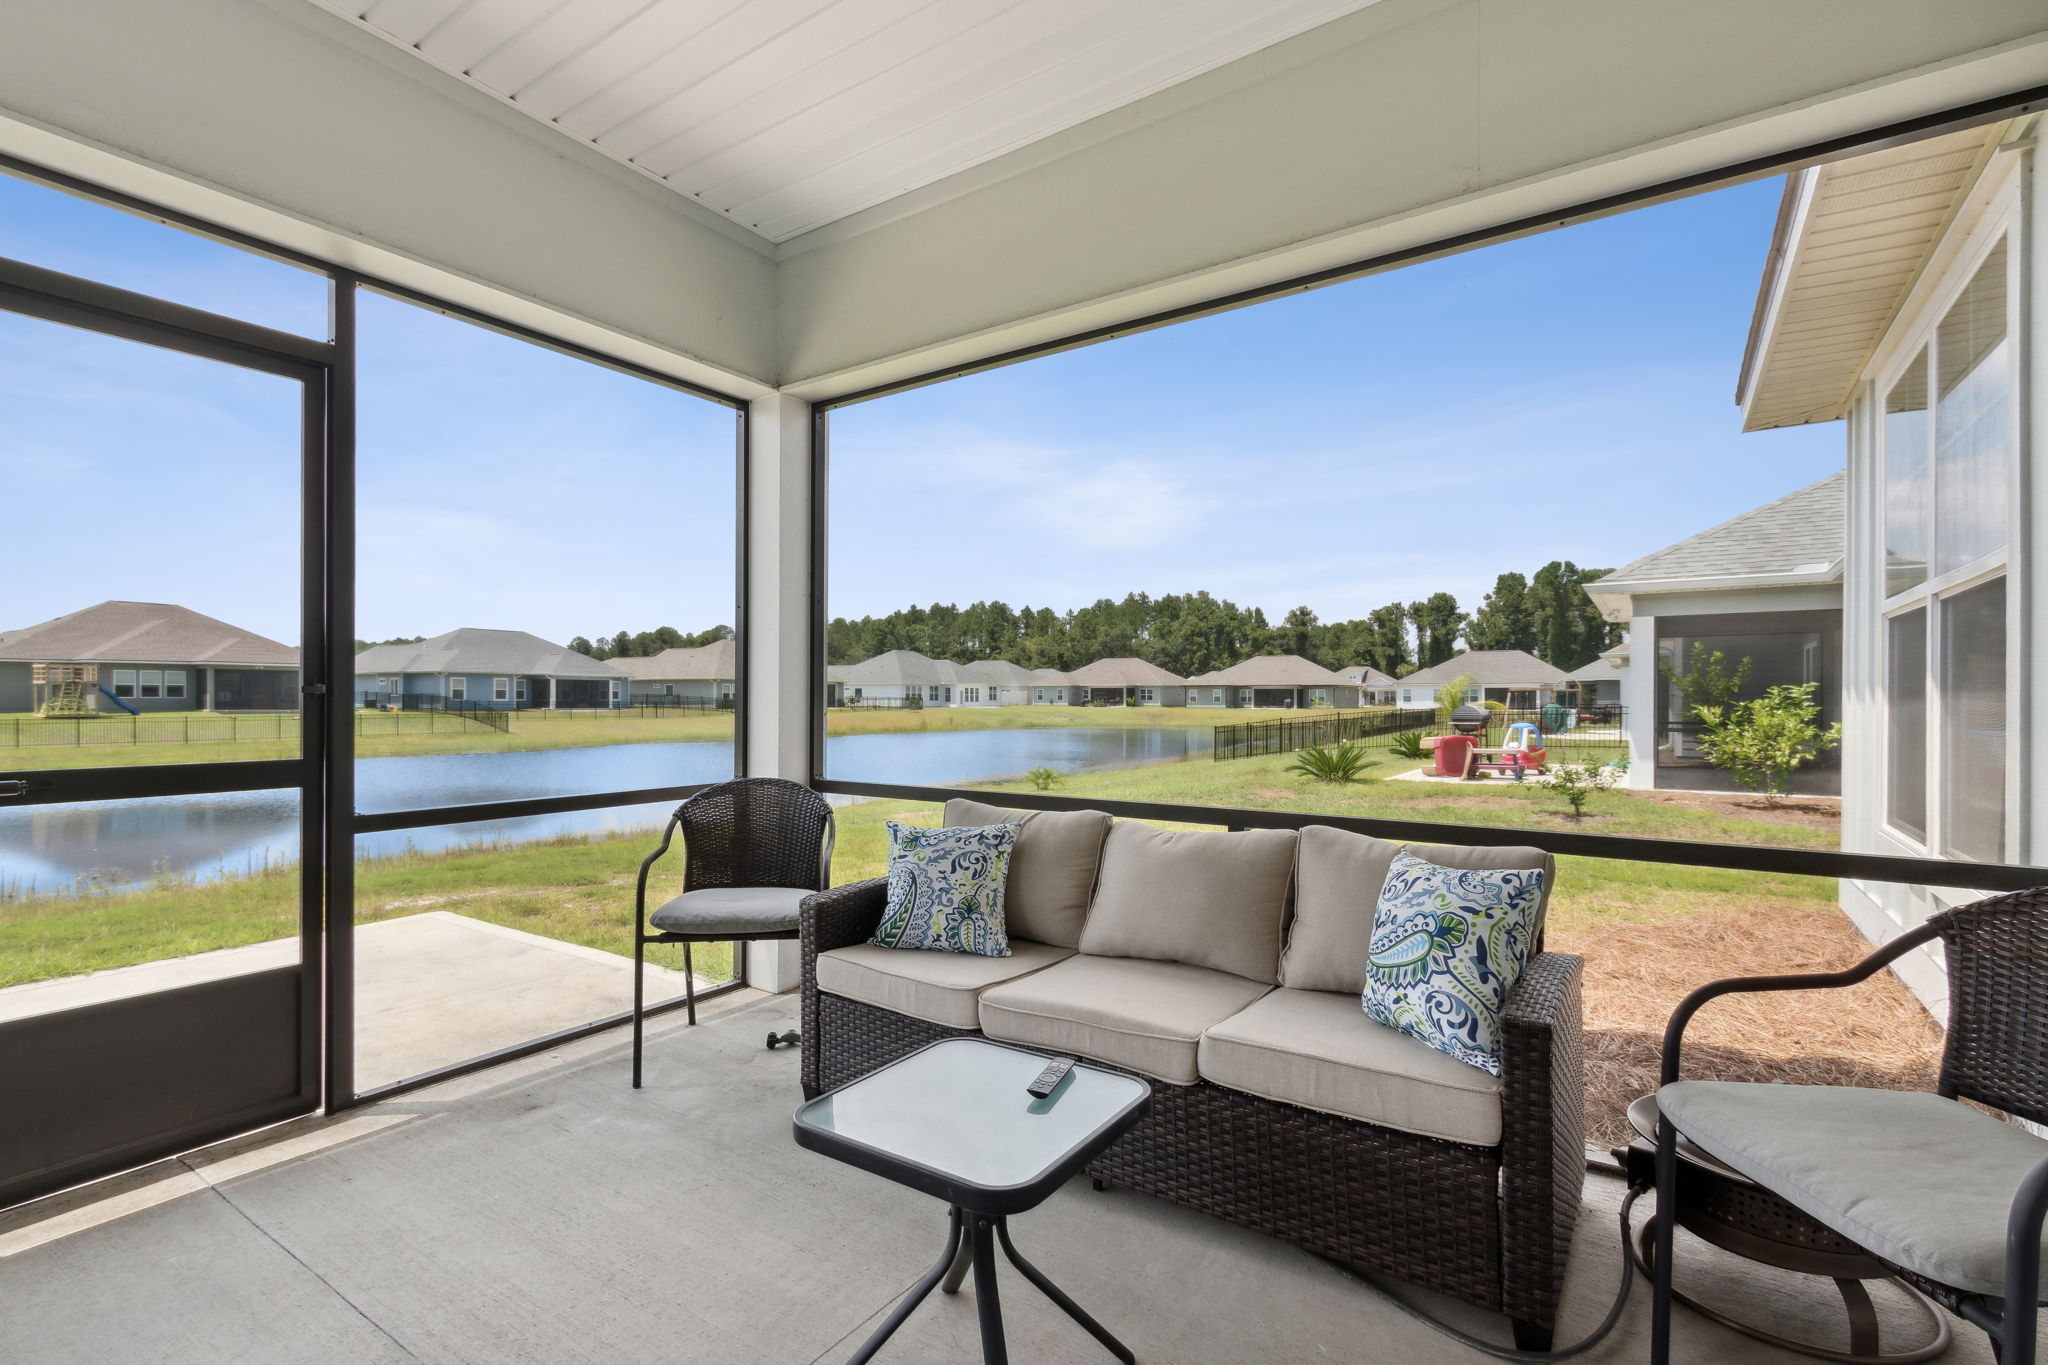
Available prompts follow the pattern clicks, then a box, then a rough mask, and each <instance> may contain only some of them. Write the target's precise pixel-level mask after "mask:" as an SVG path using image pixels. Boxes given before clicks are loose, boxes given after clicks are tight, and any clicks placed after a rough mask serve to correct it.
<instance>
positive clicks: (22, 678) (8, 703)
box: [0, 663, 35, 713]
mask: <svg viewBox="0 0 2048 1365" xmlns="http://www.w3.org/2000/svg"><path fill="white" fill-rule="evenodd" d="M31 667H32V665H29V664H17V663H0V713H4V712H8V711H26V710H28V709H29V707H30V706H31V705H32V704H33V703H34V701H35V689H34V688H33V686H32V685H31V684H30V682H29V676H30V669H31Z"/></svg>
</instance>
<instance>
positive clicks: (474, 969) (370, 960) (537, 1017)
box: [0, 910, 718, 1090]
mask: <svg viewBox="0 0 2048 1365" xmlns="http://www.w3.org/2000/svg"><path fill="white" fill-rule="evenodd" d="M355 946H356V1083H357V1085H359V1086H360V1087H362V1088H363V1089H365V1090H372V1089H375V1088H377V1087H379V1086H384V1085H390V1084H392V1083H394V1082H396V1081H402V1080H406V1079H409V1078H410V1077H413V1076H419V1075H424V1074H425V1073H427V1072H429V1071H435V1070H438V1069H440V1068H442V1067H446V1066H454V1065H455V1064H457V1063H459V1062H464V1061H467V1060H468V1059H470V1058H471V1057H480V1056H483V1055H484V1054H486V1053H490V1052H496V1051H497V1050H499V1049H500V1048H507V1047H513V1046H515V1045H517V1044H519V1043H524V1042H527V1041H529V1040H531V1039H534V1038H545V1037H546V1036H547V1035H549V1034H551V1033H557V1032H560V1031H561V1030H563V1029H569V1028H575V1027H577V1026H578V1025H580V1024H588V1023H591V1022H593V1021H594V1020H598V1019H603V1018H606V1017H608V1016H610V1015H614V1014H618V1013H620V1012H621V1011H623V1010H626V1009H630V1008H631V1007H632V1003H633V960H632V959H631V958H629V957H621V956H619V955H618V954H617V953H608V952H605V951H604V950H603V949H600V948H586V947H584V946H582V945H581V944H576V943H563V942H561V941H560V940H558V939H552V938H547V937H545V936H543V935H540V934H529V933H525V932H523V931H521V930H518V929H508V928H506V927H505V926H504V925H501V924H492V923H489V922H488V921H485V920H480V919H474V918H472V917H470V916H468V915H459V914H456V913H454V912H452V911H448V910H428V911H423V912H421V913H419V914H416V915H405V916H402V917H400V918H397V919H388V920H378V921H376V922H375V923H373V924H364V925H359V926H357V928H356V932H355ZM671 951H672V950H671ZM298 960H299V941H298V940H297V939H291V938H286V939H272V940H270V941H269V942H266V943H251V944H248V945H246V946H244V947H240V948H222V949H219V950H217V951H215V952H210V953H193V954H191V955H190V956H187V957H176V958H166V959H164V960H162V961H160V962H144V963H140V964H138V965H136V966H133V967H115V968H112V969H110V970H108V971H103V972H92V973H89V974H87V975H84V976H67V977H59V978H57V979H55V980H51V981H36V982H31V983H29V984H28V985H25V986H10V987H7V988H6V989H4V990H0V1020H7V1019H22V1018H27V1017H29V1016H31V1015H37V1014H48V1013H52V1012H55V1011H57V1010H65V1009H74V1008H76V1007H78V1006H81V1005H92V1004H98V1003H100V1002H101V1001H105V1000H118V999H123V998H126V997H128V996H134V995H146V994H148V993H150V992H152V991H162V990H170V989H173V988H175V987H178V986H189V985H192V984H194V983H196V982H200V981H216V980H220V979H222V978H225V977H231V976H238V975H241V974H242V973H244V972H256V971H264V970H267V969H269V968H273V967H285V966H290V965H292V964H294V963H296V962H298ZM698 961H699V963H700V965H701V963H702V958H701V957H700V958H699V959H698ZM716 984H718V983H717V982H715V981H711V980H708V979H706V978H705V977H703V976H701V975H700V976H699V977H698V979H697V989H698V990H700V991H703V990H709V989H710V988H711V987H712V986H714V985H716ZM682 993H683V974H682V973H681V972H679V971H673V970H671V969H669V968H667V967H661V966H657V965H655V964H654V963H651V962H650V963H649V964H648V967H647V1003H648V1004H650V1005H655V1004H660V1003H661V1002H663V1001H667V1000H673V999H677V998H679V997H680V996H681V995H682Z"/></svg>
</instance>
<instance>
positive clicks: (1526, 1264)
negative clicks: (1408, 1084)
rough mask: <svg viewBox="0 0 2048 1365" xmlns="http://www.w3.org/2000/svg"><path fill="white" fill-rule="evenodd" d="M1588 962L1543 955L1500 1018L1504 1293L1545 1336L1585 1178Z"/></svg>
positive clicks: (1517, 1314)
mask: <svg viewBox="0 0 2048 1365" xmlns="http://www.w3.org/2000/svg"><path fill="white" fill-rule="evenodd" d="M1583 967H1584V961H1583V960H1582V959H1580V958H1577V957H1574V956H1572V955H1571V954H1569V953H1538V954H1537V955H1536V956H1535V957H1533V958H1531V959H1530V961H1529V965H1528V966H1527V967H1526V968H1524V969H1523V972H1522V976H1521V979H1520V980H1519V981H1517V982H1516V983H1515V988H1514V990H1513V991H1512V992H1510V993H1509V995H1508V1001H1507V1009H1506V1010H1505V1011H1504V1013H1503V1014H1502V1017H1501V1072H1500V1079H1501V1094H1500V1099H1501V1256H1502V1266H1501V1271H1502V1285H1501V1292H1502V1297H1503V1299H1505V1300H1506V1302H1505V1303H1504V1304H1503V1305H1502V1306H1503V1308H1504V1309H1505V1311H1506V1312H1507V1313H1508V1315H1509V1316H1510V1317H1514V1318H1519V1319H1522V1320H1523V1321H1525V1322H1531V1323H1536V1324H1540V1325H1542V1326H1544V1327H1548V1326H1551V1325H1553V1324H1554V1322H1555V1320H1556V1315H1557V1299H1558V1294H1559V1293H1560V1291H1561V1290H1562V1289H1563V1287H1564V1267H1565V1260H1566V1257H1567V1256H1568V1254H1569V1253H1570V1251H1571V1242H1572V1225H1573V1223H1574V1222H1575V1221H1576V1220H1577V1218H1578V1214H1579V1194H1580V1190H1581V1187H1582V1186H1583V1184H1584V1183H1585V1175H1586V1093H1585V1070H1584V1062H1583V1057H1582V1053H1581V1035H1582V1033H1583V1029H1584V1020H1583V1017H1582V1013H1583V1012H1582V1009H1581V1004H1580V997H1579V977H1580V974H1581V971H1582V969H1583Z"/></svg>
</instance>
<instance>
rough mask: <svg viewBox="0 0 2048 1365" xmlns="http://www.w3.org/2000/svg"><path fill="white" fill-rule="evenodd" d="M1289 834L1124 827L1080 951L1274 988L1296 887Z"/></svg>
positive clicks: (1112, 838)
mask: <svg viewBox="0 0 2048 1365" xmlns="http://www.w3.org/2000/svg"><path fill="white" fill-rule="evenodd" d="M1294 845H1295V836H1294V831H1293V830H1291V829H1255V830H1247V831H1245V832H1243V833H1240V834H1175V833H1169V832H1168V831H1166V830H1163V829H1154V828H1152V827H1151V826H1150V825H1140V824H1136V823H1134V822H1132V821H1129V820H1119V821H1118V822H1117V823H1116V824H1115V825H1114V826H1113V827H1112V828H1111V829H1110V831H1109V841H1108V843H1106V844H1105V845H1104V846H1103V850H1102V875H1101V877H1100V878H1099V879H1098V880H1097V881H1096V884H1095V902H1094V904H1093V905H1091V906H1089V908H1088V923H1087V926H1086V927H1085V928H1083V929H1082V930H1081V951H1082V952H1084V953H1089V954H1093V955H1094V956H1097V957H1143V958H1152V959H1155V960H1157V961H1162V962H1184V963H1186V964H1188V965H1189V966H1191V967H1213V968H1215V969H1216V970H1217V971H1219V972H1230V973H1232V974H1233V975H1236V976H1242V977H1246V978H1249V979H1250V980H1253V981H1261V982H1264V983H1265V984H1267V985H1272V984H1273V983H1274V982H1275V981H1277V980H1278V979H1279V971H1280V935H1281V931H1282V926H1283V925H1284V923H1285V922H1286V918H1287V892H1288V888H1289V886H1290V885H1291V884H1292V882H1293V880H1294Z"/></svg>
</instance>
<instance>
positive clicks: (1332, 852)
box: [1280, 825, 1401, 1019]
mask: <svg viewBox="0 0 2048 1365" xmlns="http://www.w3.org/2000/svg"><path fill="white" fill-rule="evenodd" d="M1400 851H1401V846H1400V845H1399V844H1390V843H1388V842H1387V841H1386V840H1384V839H1375V838H1372V837H1371V836H1370V835H1365V834H1353V833H1351V832H1349V831H1348V830H1341V829H1332V828H1331V827H1330V826H1328V825H1310V826H1308V827H1307V828H1306V829H1304V830H1302V831H1301V848H1300V851H1299V852H1298V853H1297V854H1296V855H1295V861H1294V925H1293V927H1292V928H1290V929H1289V930H1288V931H1287V951H1286V952H1284V953H1282V954H1281V955H1280V984H1281V985H1283V986H1288V987H1292V988H1293V989H1295V990H1298V991H1344V992H1347V993H1349V994H1350V995H1351V996H1352V997H1353V999H1354V1000H1355V999H1356V998H1357V997H1358V996H1359V995H1360V994H1362V993H1363V992H1364V990H1365V954H1366V949H1367V948H1369V947H1370V946H1371V944H1372V916H1373V911H1374V909H1376V908H1377V907H1378V905H1379V903H1380V888H1381V887H1382V886H1384V885H1386V881H1387V869H1388V868H1389V867H1390V866H1392V865H1393V861H1394V855H1395V854H1397V853H1399V852H1400ZM1359 1017H1360V1018H1361V1019H1362V1018H1364V1014H1363V1013H1362V1012H1361V1013H1360V1015H1359Z"/></svg>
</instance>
